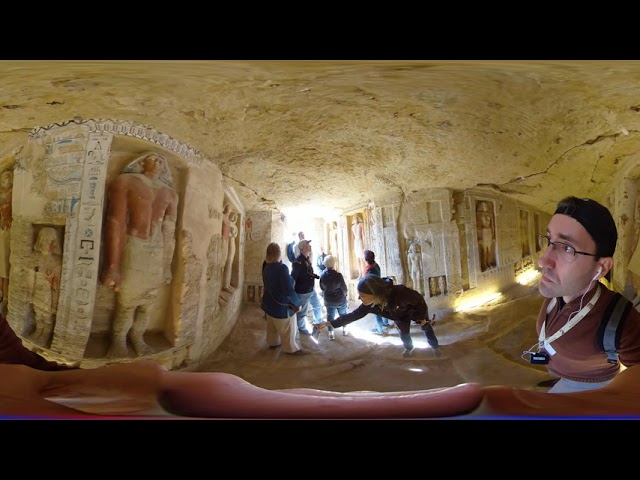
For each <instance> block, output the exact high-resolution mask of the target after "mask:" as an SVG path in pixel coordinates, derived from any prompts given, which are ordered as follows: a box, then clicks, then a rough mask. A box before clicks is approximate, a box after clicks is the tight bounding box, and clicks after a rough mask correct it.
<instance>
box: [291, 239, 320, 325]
mask: <svg viewBox="0 0 640 480" xmlns="http://www.w3.org/2000/svg"><path fill="white" fill-rule="evenodd" d="M300 233H302V232H300ZM298 247H299V248H300V255H298V256H297V258H296V261H295V262H293V265H292V266H291V276H292V277H293V281H294V289H295V291H296V293H297V294H298V296H299V297H300V300H301V301H302V304H301V306H300V311H299V312H298V313H297V316H298V330H299V331H300V333H301V334H303V335H311V332H310V331H309V330H308V329H307V310H309V304H311V308H312V309H313V324H314V325H315V324H318V323H321V322H322V303H320V298H318V294H317V293H316V290H315V282H316V279H317V278H320V277H319V276H318V275H316V274H315V273H314V271H313V265H312V263H311V240H300V241H299V242H298Z"/></svg>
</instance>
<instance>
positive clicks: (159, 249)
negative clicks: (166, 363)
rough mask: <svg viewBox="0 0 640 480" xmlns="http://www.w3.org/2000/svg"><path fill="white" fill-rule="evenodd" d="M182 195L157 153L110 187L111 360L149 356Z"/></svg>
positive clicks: (106, 278) (130, 168)
mask: <svg viewBox="0 0 640 480" xmlns="http://www.w3.org/2000/svg"><path fill="white" fill-rule="evenodd" d="M177 207H178V194H177V193H176V191H175V190H174V188H173V185H172V179H171V172H170V171H169V167H168V165H167V161H166V159H165V158H164V157H162V156H161V155H158V154H156V153H146V154H144V155H142V156H140V157H138V158H136V159H135V160H133V161H132V162H131V163H130V164H129V165H128V166H127V167H126V168H125V169H123V170H122V171H121V173H120V174H119V175H118V176H117V177H116V178H115V179H114V180H113V181H112V182H111V184H110V185H109V206H108V211H107V220H106V227H107V228H106V243H107V245H106V251H105V262H104V268H105V270H104V273H103V275H102V284H103V285H104V286H105V287H107V288H113V289H114V291H115V292H116V313H115V318H114V321H113V330H112V336H111V345H110V348H109V351H108V352H107V356H109V357H124V356H127V355H128V349H127V337H129V338H130V339H131V342H132V344H133V348H134V350H135V351H136V353H137V354H138V355H144V354H146V353H149V352H150V348H149V347H148V345H147V344H146V343H145V341H144V333H145V331H146V330H147V326H148V324H149V320H150V318H149V317H150V309H151V307H152V305H153V303H154V301H155V300H156V298H157V297H158V293H159V290H160V288H161V287H162V286H163V285H168V284H169V283H170V282H171V278H172V276H171V261H172V259H173V251H174V248H175V226H176V215H177Z"/></svg>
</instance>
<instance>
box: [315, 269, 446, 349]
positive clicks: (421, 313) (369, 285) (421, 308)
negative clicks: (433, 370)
mask: <svg viewBox="0 0 640 480" xmlns="http://www.w3.org/2000/svg"><path fill="white" fill-rule="evenodd" d="M358 298H359V299H360V300H361V301H362V303H361V304H360V306H359V307H358V308H356V309H355V310H354V311H353V312H351V313H347V314H346V315H341V316H339V317H338V318H337V319H335V320H330V321H327V322H323V323H321V324H319V325H317V327H318V328H325V327H328V326H332V327H334V328H337V327H342V326H344V325H347V324H349V323H352V322H355V321H356V320H360V319H361V318H364V317H365V316H366V315H367V314H369V313H373V314H374V315H380V316H382V317H384V318H388V319H390V320H393V321H394V322H396V327H398V330H399V331H400V340H402V344H403V345H404V352H403V353H402V356H403V357H410V356H411V355H412V353H413V350H414V347H413V340H412V339H411V322H412V321H413V322H416V323H417V324H419V325H420V328H421V329H422V331H423V332H424V334H425V336H426V337H427V342H428V343H429V345H430V346H431V348H432V349H433V352H434V354H435V355H436V356H440V351H439V349H440V345H439V343H438V338H437V337H436V334H435V332H434V331H433V327H432V326H431V321H430V320H429V309H428V308H427V302H425V300H424V297H423V296H422V295H421V294H420V293H419V292H417V291H415V290H412V289H411V288H408V287H405V286H404V285H394V284H393V282H391V280H390V279H387V278H380V277H378V276H376V275H371V274H369V275H366V276H364V277H362V278H361V279H360V281H359V282H358Z"/></svg>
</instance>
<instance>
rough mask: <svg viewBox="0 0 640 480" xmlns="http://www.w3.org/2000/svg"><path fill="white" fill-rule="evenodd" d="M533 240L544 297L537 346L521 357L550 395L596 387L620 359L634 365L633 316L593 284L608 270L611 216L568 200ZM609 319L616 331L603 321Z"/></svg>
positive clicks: (592, 204)
mask: <svg viewBox="0 0 640 480" xmlns="http://www.w3.org/2000/svg"><path fill="white" fill-rule="evenodd" d="M539 241H540V247H541V248H542V255H541V257H540V259H539V260H538V264H539V265H540V267H541V268H542V277H541V279H540V284H539V286H538V289H539V290H540V293H541V294H542V296H544V297H545V300H544V302H543V304H542V307H541V309H540V313H539V314H538V319H537V322H536V332H537V334H538V342H537V343H536V344H534V345H532V346H531V348H529V350H527V351H525V352H523V355H522V356H523V358H525V356H526V355H529V358H528V361H529V362H531V363H532V364H539V365H546V366H547V369H548V370H549V372H550V373H551V374H552V375H554V377H557V379H558V381H557V382H556V383H555V385H553V387H552V388H551V389H550V390H549V392H550V393H568V392H577V391H583V390H591V389H595V388H600V387H603V386H605V385H607V384H608V383H610V382H611V381H612V380H613V379H614V378H615V376H616V375H617V374H618V373H619V372H620V362H621V363H622V364H624V365H625V366H626V367H630V366H632V365H636V364H638V363H640V313H639V312H638V311H636V310H635V309H634V308H632V305H631V302H629V301H628V300H626V299H623V300H622V301H621V302H620V301H619V300H618V299H619V298H620V295H617V294H616V293H615V292H613V291H611V290H609V289H608V288H607V287H606V286H605V285H604V284H603V283H601V282H600V281H599V280H600V278H602V277H605V276H607V275H609V273H610V271H611V268H612V266H613V254H614V252H615V249H616V243H617V241H618V232H617V229H616V224H615V222H614V220H613V217H612V215H611V213H610V212H609V210H608V209H607V208H606V207H604V206H603V205H601V204H599V203H598V202H596V201H595V200H591V199H588V198H576V197H567V198H564V199H563V200H561V201H560V202H559V203H558V205H557V208H556V211H555V213H554V214H553V216H552V217H551V220H550V221H549V224H548V226H547V233H546V235H539ZM614 312H615V315H614ZM612 316H613V317H616V318H617V320H616V321H617V325H615V326H613V325H611V324H609V319H610V318H611V317H612ZM607 332H609V333H607ZM611 332H614V335H611ZM616 354H617V356H619V361H618V358H617V356H616Z"/></svg>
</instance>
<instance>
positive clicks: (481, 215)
mask: <svg viewBox="0 0 640 480" xmlns="http://www.w3.org/2000/svg"><path fill="white" fill-rule="evenodd" d="M476 218H477V230H478V250H479V252H480V270H481V271H483V272H484V271H485V270H489V269H490V268H492V267H495V266H496V265H497V264H496V245H495V241H496V232H495V225H494V222H493V212H492V210H491V208H490V207H489V202H486V201H481V202H478V204H477V206H476Z"/></svg>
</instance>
